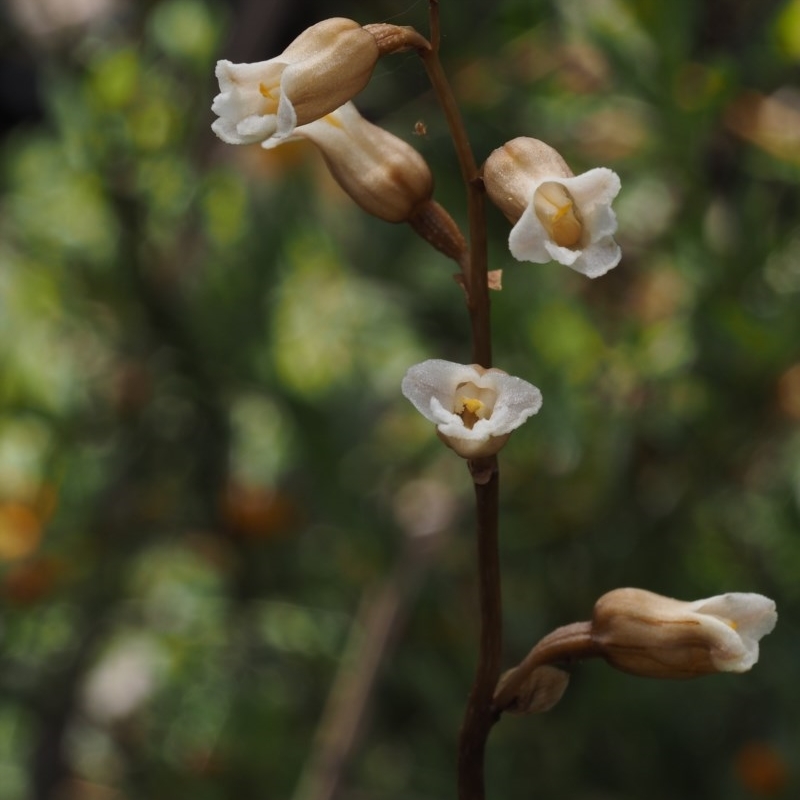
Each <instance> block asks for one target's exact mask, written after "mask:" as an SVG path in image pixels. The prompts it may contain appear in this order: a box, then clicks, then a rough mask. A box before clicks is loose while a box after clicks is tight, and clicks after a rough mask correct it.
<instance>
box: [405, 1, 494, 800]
mask: <svg viewBox="0 0 800 800" xmlns="http://www.w3.org/2000/svg"><path fill="white" fill-rule="evenodd" d="M430 21H431V22H430V24H431V49H430V50H424V51H419V53H420V56H421V58H422V61H423V63H424V64H425V69H426V70H427V72H428V77H429V78H430V81H431V85H432V86H433V89H434V91H435V93H436V96H437V99H438V100H439V104H440V105H441V107H442V109H443V111H444V115H445V117H446V119H447V124H448V127H449V128H450V135H451V137H452V139H453V144H454V145H455V150H456V155H457V157H458V163H459V166H460V168H461V175H462V177H463V179H464V183H465V185H466V189H467V213H468V219H469V240H470V250H469V258H468V260H467V261H466V262H465V263H462V265H461V267H462V271H463V273H464V283H465V288H466V292H467V308H468V309H469V316H470V327H471V330H472V360H473V361H474V362H475V363H477V364H480V365H481V366H483V367H486V368H488V367H491V365H492V334H491V318H490V305H489V284H488V249H487V239H486V215H485V206H484V194H483V181H482V180H481V177H480V171H479V169H478V165H477V164H476V163H475V157H474V156H473V154H472V147H471V146H470V143H469V139H468V137H467V132H466V129H465V127H464V122H463V120H462V118H461V111H460V110H459V107H458V103H457V102H456V99H455V96H454V95H453V91H452V88H451V86H450V83H449V81H448V80H447V76H446V75H445V72H444V70H443V68H442V64H441V61H440V60H439V42H440V39H441V35H440V25H439V0H430ZM469 467H470V472H471V473H472V476H473V480H474V484H475V504H476V521H477V537H478V547H477V551H478V552H477V556H478V587H479V593H480V613H481V632H480V651H479V654H478V664H477V667H476V672H475V680H474V683H473V685H472V691H471V692H470V696H469V701H468V703H467V709H466V712H465V715H464V722H463V724H462V726H461V735H460V739H459V748H458V797H459V800H484V798H485V789H484V758H485V751H486V742H487V739H488V738H489V732H490V731H491V729H492V725H493V724H494V712H493V708H492V698H493V695H494V691H495V687H496V686H497V681H498V678H499V677H500V658H501V652H502V645H503V626H502V601H501V590H500V559H499V555H498V516H499V508H498V496H499V473H498V468H497V458H496V457H495V456H492V457H490V458H483V459H477V460H475V461H471V462H470V464H469Z"/></svg>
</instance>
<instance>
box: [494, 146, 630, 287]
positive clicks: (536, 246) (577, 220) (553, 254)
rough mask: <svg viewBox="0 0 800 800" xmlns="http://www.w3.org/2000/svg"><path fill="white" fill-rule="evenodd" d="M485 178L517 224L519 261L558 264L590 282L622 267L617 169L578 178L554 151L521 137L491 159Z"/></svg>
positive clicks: (513, 239)
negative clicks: (615, 208) (616, 238)
mask: <svg viewBox="0 0 800 800" xmlns="http://www.w3.org/2000/svg"><path fill="white" fill-rule="evenodd" d="M483 179H484V183H485V185H486V191H487V193H488V194H489V197H490V198H491V199H492V202H493V203H494V204H495V205H496V206H497V207H498V208H499V209H500V210H501V211H502V212H503V213H504V214H505V215H506V217H507V218H508V219H509V221H510V222H511V223H512V224H513V226H514V227H513V228H512V229H511V233H510V235H509V237H508V246H509V249H510V250H511V255H513V256H514V258H516V259H517V260H518V261H533V262H534V263H536V264H544V263H546V262H548V261H551V260H553V261H558V262H559V263H560V264H565V265H566V266H568V267H571V268H572V269H574V270H576V271H577V272H581V273H583V274H584V275H587V276H588V277H590V278H597V277H599V276H600V275H604V274H605V273H606V272H608V271H609V270H610V269H612V268H613V267H615V266H616V265H617V264H618V263H619V260H620V257H621V253H620V249H619V246H618V245H617V243H616V242H615V241H614V239H613V236H612V234H613V233H614V232H615V231H616V229H617V218H616V215H615V214H614V211H613V210H612V208H611V201H612V200H613V199H614V198H615V197H616V196H617V194H618V193H619V190H620V181H619V177H618V176H617V174H616V173H615V172H613V171H612V170H610V169H606V168H605V167H599V168H596V169H591V170H589V171H588V172H584V173H583V174H582V175H578V176H575V175H574V174H573V173H572V170H570V168H569V167H568V166H567V163H566V162H565V161H564V159H563V158H562V157H561V156H560V155H559V154H558V153H557V152H556V151H555V150H554V149H553V148H552V147H550V146H549V145H546V144H545V143H544V142H540V141H539V140H538V139H529V138H526V137H520V138H518V139H512V140H511V141H510V142H507V143H506V144H504V145H503V146H502V147H500V148H498V149H497V150H495V151H494V152H493V153H492V154H491V155H490V156H489V158H488V159H487V160H486V163H485V164H484V166H483Z"/></svg>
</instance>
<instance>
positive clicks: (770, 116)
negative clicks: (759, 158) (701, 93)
mask: <svg viewBox="0 0 800 800" xmlns="http://www.w3.org/2000/svg"><path fill="white" fill-rule="evenodd" d="M725 125H726V126H727V128H728V129H729V130H731V131H733V133H735V134H736V135H737V136H740V137H741V138H742V139H746V140H747V141H749V142H751V143H752V144H754V145H756V147H760V148H761V149H762V150H765V151H766V152H767V153H769V154H770V155H772V156H775V157H776V158H780V159H783V160H785V161H789V162H791V163H794V164H800V101H799V99H798V95H797V94H796V93H794V94H790V93H789V92H785V93H783V94H781V93H777V94H775V95H773V96H772V97H766V96H764V95H762V94H759V93H758V92H744V93H743V94H741V95H739V97H737V98H736V99H735V100H734V101H733V103H732V104H731V105H730V106H729V107H728V109H727V110H726V112H725Z"/></svg>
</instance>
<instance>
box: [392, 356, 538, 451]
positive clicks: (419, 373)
mask: <svg viewBox="0 0 800 800" xmlns="http://www.w3.org/2000/svg"><path fill="white" fill-rule="evenodd" d="M402 390H403V394H404V395H405V396H406V397H407V398H408V399H409V400H410V401H411V403H412V404H413V405H414V407H415V408H416V409H417V411H419V412H420V414H422V416H424V417H425V418H426V419H428V420H430V421H431V422H433V423H435V424H436V428H437V432H438V434H439V437H440V438H441V439H442V440H443V441H444V443H445V444H446V445H447V446H448V447H450V448H452V449H453V450H454V451H455V452H456V453H458V455H460V456H462V457H463V458H470V459H474V458H482V457H484V456H490V455H493V454H494V453H496V452H497V451H498V450H499V449H500V448H501V447H502V446H503V445H504V444H505V442H506V440H507V439H508V437H509V435H510V434H511V431H513V430H514V429H515V428H518V427H519V426H520V425H522V423H523V422H525V420H526V419H528V417H530V416H532V415H533V414H535V413H536V412H537V411H538V410H539V409H540V408H541V405H542V394H541V392H540V391H539V390H538V389H537V388H536V387H535V386H533V385H532V384H530V383H528V382H527V381H524V380H522V379H521V378H515V377H514V376H513V375H508V374H506V373H505V372H503V371H502V370H499V369H484V368H483V367H480V366H478V365H476V364H473V365H469V366H467V365H464V364H454V363H453V362H452V361H442V360H441V359H431V360H429V361H423V362H422V363H421V364H416V365H415V366H413V367H411V368H410V369H409V370H408V372H407V373H406V376H405V378H403V383H402Z"/></svg>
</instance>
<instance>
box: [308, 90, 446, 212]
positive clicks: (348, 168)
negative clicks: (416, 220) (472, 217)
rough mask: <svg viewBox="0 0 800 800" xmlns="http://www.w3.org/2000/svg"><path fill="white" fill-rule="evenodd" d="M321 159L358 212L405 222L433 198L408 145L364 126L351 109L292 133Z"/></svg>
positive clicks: (426, 174)
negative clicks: (309, 145) (352, 201)
mask: <svg viewBox="0 0 800 800" xmlns="http://www.w3.org/2000/svg"><path fill="white" fill-rule="evenodd" d="M293 138H303V139H308V140H309V141H311V142H313V143H314V144H315V145H316V146H317V147H318V148H319V150H320V152H321V153H322V156H323V158H324V159H325V163H326V164H327V165H328V169H329V170H330V172H331V174H332V175H333V177H334V178H335V179H336V182H337V183H338V184H339V185H340V186H341V187H342V188H343V189H344V190H345V191H346V192H347V194H349V195H350V197H351V198H352V199H353V200H354V201H355V202H356V203H357V204H358V205H359V206H361V208H363V209H364V211H366V212H368V213H369V214H372V215H373V216H376V217H379V218H380V219H383V220H386V221H387V222H405V221H406V220H408V219H410V218H411V217H412V216H413V215H414V214H415V212H416V211H417V210H418V209H419V208H420V207H421V206H422V205H423V204H424V203H426V202H427V201H428V200H430V198H431V195H432V193H433V175H432V174H431V171H430V168H429V167H428V164H427V163H426V161H425V159H424V158H423V157H422V156H421V155H420V154H419V153H418V152H417V151H416V150H415V149H414V148H413V147H412V146H411V145H410V144H407V143H406V142H404V141H403V140H402V139H399V138H398V137H397V136H394V135H393V134H391V133H389V132H388V131H385V130H383V128H379V127H378V126H377V125H373V124H372V123H371V122H368V121H367V120H366V119H364V117H362V116H361V114H359V113H358V110H357V109H356V107H355V106H354V105H353V104H352V103H345V105H343V106H342V107H341V108H338V109H337V110H336V111H334V112H333V113H331V114H328V115H326V116H325V117H323V118H322V119H320V120H316V121H315V122H311V123H309V124H308V125H303V126H301V127H299V128H297V129H296V130H295V132H294V136H293Z"/></svg>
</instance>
